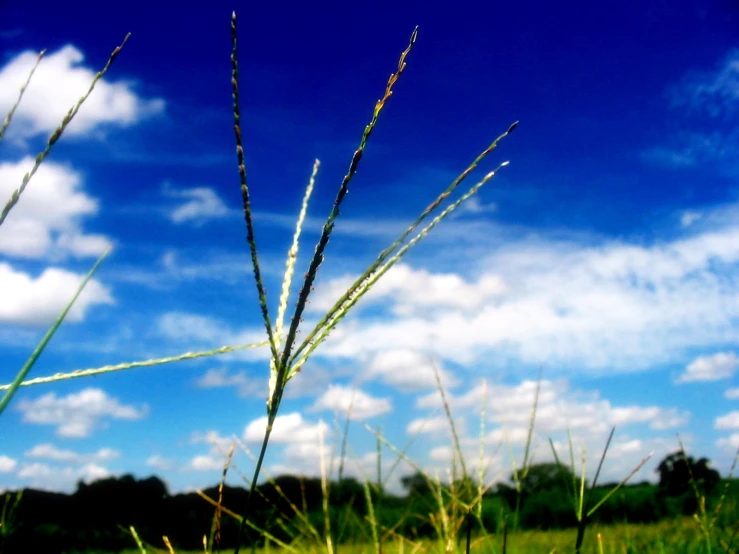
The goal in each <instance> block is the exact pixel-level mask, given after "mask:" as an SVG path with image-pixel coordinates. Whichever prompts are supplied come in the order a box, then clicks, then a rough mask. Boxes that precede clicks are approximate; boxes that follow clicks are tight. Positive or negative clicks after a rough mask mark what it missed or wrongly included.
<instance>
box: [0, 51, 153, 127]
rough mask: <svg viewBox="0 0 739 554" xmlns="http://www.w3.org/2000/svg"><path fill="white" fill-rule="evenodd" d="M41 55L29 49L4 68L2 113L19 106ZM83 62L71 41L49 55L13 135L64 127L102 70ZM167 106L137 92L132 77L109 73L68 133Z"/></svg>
mask: <svg viewBox="0 0 739 554" xmlns="http://www.w3.org/2000/svg"><path fill="white" fill-rule="evenodd" d="M36 58H37V53H36V52H32V51H30V50H26V51H24V52H21V53H20V54H18V55H16V56H15V57H14V58H12V59H10V61H8V62H7V63H6V64H5V66H3V67H2V68H0V112H1V113H7V112H8V110H9V109H10V107H11V106H12V105H13V104H15V102H16V100H17V99H18V91H19V89H20V87H21V85H22V84H23V83H24V82H25V80H26V79H27V78H28V74H29V72H30V71H31V68H32V67H33V65H34V64H35V63H36ZM83 61H84V55H83V54H82V52H80V51H79V50H78V49H77V48H75V47H74V46H71V45H67V46H64V47H62V48H61V49H59V50H57V51H56V52H53V53H51V54H47V55H46V56H44V58H43V59H42V61H41V64H40V65H39V67H38V69H37V70H36V72H35V73H34V75H33V78H32V79H31V83H30V84H29V85H28V88H27V89H26V93H25V94H24V96H23V100H22V101H21V103H20V105H19V106H18V109H17V111H16V113H15V116H14V118H13V122H12V124H11V125H10V127H9V129H8V132H9V135H10V136H17V137H20V138H28V137H32V136H36V135H39V134H43V135H49V134H50V133H51V132H52V131H53V130H54V129H56V128H57V127H58V126H59V124H60V123H61V121H62V118H63V117H64V116H65V115H66V113H67V111H68V110H69V108H71V107H72V106H73V105H75V104H76V103H77V101H78V100H79V98H80V97H81V96H82V95H83V94H84V93H86V92H87V90H88V88H89V87H90V83H92V80H93V78H94V77H95V73H96V72H97V69H95V70H93V69H89V68H87V67H84V66H83V65H82V62H83ZM163 108H164V101H163V100H160V99H153V100H144V99H142V98H140V97H139V96H137V95H136V94H135V93H134V92H133V83H132V82H131V81H118V82H115V83H111V82H110V81H109V80H108V78H107V77H106V78H103V79H101V80H99V81H98V82H97V84H96V85H95V90H94V91H93V93H92V94H91V95H90V97H89V98H88V99H87V100H86V101H85V103H84V104H83V105H82V107H81V108H80V110H79V113H78V114H77V115H76V116H75V118H74V119H73V120H72V122H71V123H70V124H69V126H68V127H67V130H66V131H65V133H64V134H65V135H72V136H75V135H85V134H88V133H89V132H90V131H93V130H96V129H98V128H99V127H100V126H101V125H105V124H115V125H120V126H123V127H126V126H129V125H132V124H134V123H136V122H138V121H140V120H141V119H143V118H145V117H148V116H151V115H155V114H158V113H161V112H162V110H163Z"/></svg>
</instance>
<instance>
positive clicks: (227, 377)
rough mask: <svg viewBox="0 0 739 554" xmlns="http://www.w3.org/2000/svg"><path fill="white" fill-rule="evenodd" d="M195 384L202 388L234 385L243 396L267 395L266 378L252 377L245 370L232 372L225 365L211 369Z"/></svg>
mask: <svg viewBox="0 0 739 554" xmlns="http://www.w3.org/2000/svg"><path fill="white" fill-rule="evenodd" d="M195 384H196V385H197V386H198V387H200V388H201V389H211V388H222V387H234V388H236V390H237V391H238V394H239V396H241V397H250V396H265V397H266V395H267V380H266V379H251V378H249V377H247V375H246V372H245V371H239V372H238V373H230V372H229V370H228V368H225V367H222V368H217V369H215V368H214V369H209V370H208V371H206V372H205V374H204V375H203V376H202V377H200V378H199V379H197V380H196V381H195Z"/></svg>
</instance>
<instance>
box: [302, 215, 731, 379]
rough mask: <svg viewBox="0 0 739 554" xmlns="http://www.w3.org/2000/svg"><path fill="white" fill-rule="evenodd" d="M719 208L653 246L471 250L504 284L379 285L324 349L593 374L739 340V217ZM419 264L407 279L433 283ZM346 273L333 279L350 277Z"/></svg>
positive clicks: (535, 244) (528, 245) (483, 269)
mask: <svg viewBox="0 0 739 554" xmlns="http://www.w3.org/2000/svg"><path fill="white" fill-rule="evenodd" d="M724 211H726V212H727V213H728V211H729V210H724ZM734 211H736V210H735V209H734ZM718 212H720V210H717V213H715V214H711V216H710V217H708V216H707V217H706V222H705V224H702V225H701V226H700V228H699V227H698V226H693V227H691V231H692V232H690V233H689V234H686V235H685V236H682V237H679V238H676V239H673V240H667V241H661V242H655V243H654V244H652V245H649V246H648V245H642V244H635V243H634V244H629V243H624V242H619V241H613V240H603V239H597V238H595V237H589V238H587V239H583V238H582V237H581V238H578V239H570V240H547V239H541V238H523V239H519V240H511V241H508V242H506V243H505V244H497V245H496V244H492V245H491V246H490V248H489V251H490V254H489V255H488V256H487V257H485V258H481V257H480V256H479V255H477V254H474V253H473V254H472V255H470V258H469V259H468V260H467V262H466V263H462V264H460V266H461V267H466V268H468V271H470V272H472V273H475V274H477V275H478V276H479V277H478V278H477V281H473V282H478V283H480V282H492V280H494V281H495V282H502V283H503V287H501V288H500V290H499V291H498V292H496V293H495V294H492V295H481V294H479V287H469V286H468V287H464V286H459V287H456V288H454V287H452V289H453V290H454V291H455V292H456V294H457V295H459V296H461V297H466V299H465V300H458V301H457V303H456V304H452V303H450V302H448V300H447V297H445V296H443V295H442V296H435V295H433V294H431V295H429V297H428V298H427V299H426V300H425V303H424V304H423V305H421V304H420V303H416V304H413V302H410V301H408V300H406V299H403V298H399V297H396V295H395V290H396V289H394V288H393V287H386V288H385V289H384V291H382V290H380V289H378V290H380V292H383V294H384V296H382V295H380V297H381V298H382V300H383V303H382V304H381V305H379V306H377V307H374V308H373V312H372V314H371V316H370V315H366V312H364V311H363V305H362V304H361V303H360V304H358V305H357V308H358V309H357V310H355V313H354V315H349V316H348V318H347V319H346V320H345V321H343V322H342V324H341V325H340V326H339V327H338V328H337V329H336V330H335V331H334V332H333V334H332V335H331V337H330V338H329V339H328V340H327V341H326V343H325V344H324V345H323V346H322V347H321V349H319V350H318V351H317V352H316V354H315V355H316V356H321V355H323V356H338V357H342V358H353V359H356V358H358V357H362V356H373V355H376V354H380V353H381V352H386V351H389V350H396V349H397V350H399V349H410V350H414V351H417V352H421V353H423V354H424V355H433V356H435V357H436V358H438V359H441V360H443V361H453V362H455V363H459V364H465V365H471V366H479V367H480V368H481V369H483V368H484V369H485V370H489V369H490V368H491V366H492V367H493V368H498V367H513V366H515V365H517V364H529V365H540V364H546V366H548V367H555V368H558V370H559V371H562V372H570V371H573V372H581V373H587V374H602V373H604V372H608V373H613V372H631V371H639V370H644V369H647V368H649V367H650V366H653V365H657V364H664V363H669V362H681V361H683V360H684V357H685V355H687V354H688V353H689V352H691V351H692V350H694V349H696V348H710V347H712V346H717V345H719V344H720V345H725V344H726V343H727V342H732V341H737V340H739V328H737V327H736V326H735V325H734V322H735V321H736V320H737V318H739V281H736V280H734V279H732V278H731V277H730V276H731V274H732V273H733V272H736V271H737V270H739V226H737V225H736V224H735V223H734V222H733V221H727V220H722V218H724V215H721V214H719V213H718ZM491 232H493V230H491ZM686 233H688V231H686ZM463 251H464V249H463V248H462V246H460V248H459V249H458V253H460V255H461V253H463ZM408 271H410V273H411V275H412V274H413V273H415V271H414V270H410V269H409V270H408ZM419 273H420V274H421V275H422V277H421V278H419V279H414V278H412V277H411V276H409V275H408V274H407V273H406V277H408V279H407V280H408V281H410V282H433V279H427V276H428V275H429V274H428V272H426V271H420V272H419ZM482 276H486V277H487V281H486V280H485V278H484V277H482ZM461 279H462V277H461V276H460V280H461ZM338 281H340V282H341V286H334V285H332V284H329V285H328V289H331V288H335V289H337V290H340V289H342V288H343V287H344V285H345V281H348V280H347V279H345V278H341V279H339V280H338ZM338 281H337V282H338ZM380 283H382V281H380ZM423 292H424V291H423V289H422V288H421V291H420V292H419V293H418V295H419V296H421V295H422V294H423ZM376 294H380V293H379V292H377V293H376ZM330 296H333V295H330ZM410 296H411V297H413V295H412V294H411V295H410ZM377 299H378V298H377V297H376V300H377ZM398 306H402V307H403V309H398ZM409 306H413V309H411V310H410V311H407V310H406V308H408V307H409ZM378 310H381V311H382V312H383V315H384V317H382V316H380V315H378V313H377V311H378Z"/></svg>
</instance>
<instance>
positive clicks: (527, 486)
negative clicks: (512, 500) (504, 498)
mask: <svg viewBox="0 0 739 554" xmlns="http://www.w3.org/2000/svg"><path fill="white" fill-rule="evenodd" d="M519 476H520V478H521V488H522V490H523V491H525V492H527V493H529V494H535V493H539V492H544V491H551V490H556V489H566V488H567V486H568V483H572V481H573V478H574V473H573V472H572V470H571V469H570V468H569V467H567V466H560V465H558V464H556V463H554V462H547V463H541V464H534V465H532V466H531V467H529V470H528V472H526V473H525V475H521V472H519ZM511 481H514V478H513V474H511Z"/></svg>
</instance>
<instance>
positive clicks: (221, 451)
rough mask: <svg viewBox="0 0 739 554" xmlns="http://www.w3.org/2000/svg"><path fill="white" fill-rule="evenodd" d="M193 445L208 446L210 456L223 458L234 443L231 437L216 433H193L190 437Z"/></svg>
mask: <svg viewBox="0 0 739 554" xmlns="http://www.w3.org/2000/svg"><path fill="white" fill-rule="evenodd" d="M190 442H191V443H193V444H207V445H209V446H210V455H211V456H215V457H217V456H221V457H222V456H224V455H225V454H226V453H227V452H228V451H229V449H230V448H231V445H232V444H233V442H234V439H233V438H232V437H224V436H222V435H220V434H219V433H218V431H213V430H211V431H206V432H204V433H201V432H195V433H193V434H192V436H191V437H190Z"/></svg>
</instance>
